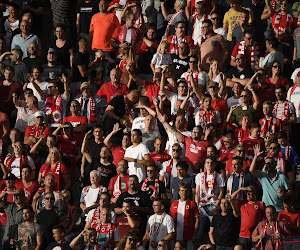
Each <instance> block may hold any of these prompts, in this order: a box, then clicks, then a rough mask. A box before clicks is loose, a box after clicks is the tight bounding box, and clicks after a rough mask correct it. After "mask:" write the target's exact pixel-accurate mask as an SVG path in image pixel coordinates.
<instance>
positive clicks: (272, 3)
mask: <svg viewBox="0 0 300 250" xmlns="http://www.w3.org/2000/svg"><path fill="white" fill-rule="evenodd" d="M271 6H272V9H273V10H275V7H276V0H272V1H271Z"/></svg>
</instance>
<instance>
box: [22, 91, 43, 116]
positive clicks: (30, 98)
mask: <svg viewBox="0 0 300 250" xmlns="http://www.w3.org/2000/svg"><path fill="white" fill-rule="evenodd" d="M25 103H26V105H27V107H28V109H29V110H32V109H33V108H38V99H37V98H36V97H35V96H34V95H33V90H32V89H29V88H27V89H26V91H25ZM35 113H37V112H35ZM35 113H34V114H35ZM42 113H43V112H42ZM43 114H44V113H43ZM39 115H41V116H42V114H39Z"/></svg>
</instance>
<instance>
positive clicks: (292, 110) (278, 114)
mask: <svg viewBox="0 0 300 250" xmlns="http://www.w3.org/2000/svg"><path fill="white" fill-rule="evenodd" d="M288 104H289V115H290V114H294V113H296V110H295V106H294V104H293V103H292V102H288ZM283 111H284V103H282V104H279V103H278V107H277V112H276V118H278V119H282V112H283Z"/></svg>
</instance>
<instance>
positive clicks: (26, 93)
mask: <svg viewBox="0 0 300 250" xmlns="http://www.w3.org/2000/svg"><path fill="white" fill-rule="evenodd" d="M24 94H25V95H33V93H31V92H25V93H24Z"/></svg>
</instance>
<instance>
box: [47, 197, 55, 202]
mask: <svg viewBox="0 0 300 250" xmlns="http://www.w3.org/2000/svg"><path fill="white" fill-rule="evenodd" d="M45 200H47V201H48V200H50V201H54V200H55V199H54V198H53V197H45Z"/></svg>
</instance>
